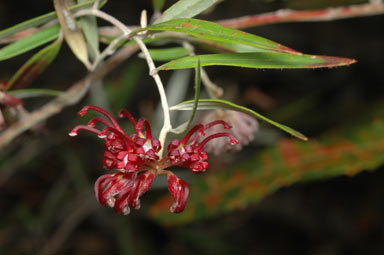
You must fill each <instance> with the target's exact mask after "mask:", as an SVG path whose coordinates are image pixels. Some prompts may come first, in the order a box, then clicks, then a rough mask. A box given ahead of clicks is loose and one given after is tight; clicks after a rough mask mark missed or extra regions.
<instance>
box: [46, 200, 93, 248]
mask: <svg viewBox="0 0 384 255" xmlns="http://www.w3.org/2000/svg"><path fill="white" fill-rule="evenodd" d="M91 197H92V198H93V197H94V195H93V194H88V193H85V194H80V195H79V196H78V197H77V199H75V200H74V202H73V205H75V206H74V207H75V209H74V210H72V211H71V213H70V214H68V216H67V217H66V218H65V219H64V220H63V223H62V224H61V225H60V226H59V227H58V228H57V229H56V232H55V233H53V235H52V236H51V238H50V239H49V240H48V241H47V242H46V244H45V245H44V247H43V248H42V250H41V254H43V255H44V254H56V253H57V252H58V251H59V249H60V247H61V246H62V245H63V244H64V243H65V241H66V240H67V239H68V237H69V236H70V234H71V233H72V232H73V231H74V230H75V229H76V227H77V226H78V225H79V224H80V223H81V222H82V221H83V220H84V219H85V218H87V217H88V216H89V215H90V214H92V212H93V211H94V210H95V208H97V203H96V202H95V200H94V199H92V198H91Z"/></svg>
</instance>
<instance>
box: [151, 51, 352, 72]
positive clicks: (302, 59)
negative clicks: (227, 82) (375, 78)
mask: <svg viewBox="0 0 384 255" xmlns="http://www.w3.org/2000/svg"><path fill="white" fill-rule="evenodd" d="M197 57H199V59H200V63H201V66H213V65H220V66H240V67H248V68H262V69H296V68H310V69H312V68H323V67H335V66H343V65H350V64H353V63H355V62H356V60H354V59H349V58H340V57H330V56H316V55H296V54H287V53H278V52H273V53H272V52H269V53H266V52H256V53H219V54H206V55H199V56H188V57H184V58H180V59H176V60H173V61H171V62H168V63H165V64H164V65H161V66H159V67H158V68H157V70H174V69H185V68H193V67H194V66H195V63H196V58H197Z"/></svg>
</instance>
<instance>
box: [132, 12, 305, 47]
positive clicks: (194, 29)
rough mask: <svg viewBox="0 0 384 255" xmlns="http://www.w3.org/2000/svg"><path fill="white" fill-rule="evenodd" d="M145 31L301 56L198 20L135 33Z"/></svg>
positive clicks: (238, 31)
mask: <svg viewBox="0 0 384 255" xmlns="http://www.w3.org/2000/svg"><path fill="white" fill-rule="evenodd" d="M143 30H148V31H173V32H179V33H184V34H188V35H191V36H193V37H196V38H202V39H206V40H211V41H216V42H226V43H237V44H244V45H248V46H251V47H253V48H254V51H260V52H285V53H292V54H300V53H299V52H297V51H295V50H293V49H290V48H288V47H286V46H283V45H281V44H279V43H276V42H273V41H271V40H268V39H265V38H263V37H260V36H257V35H253V34H249V33H246V32H243V31H240V30H236V29H232V28H227V27H223V26H220V25H218V24H216V23H213V22H209V21H203V20H198V19H176V20H171V21H167V22H163V23H159V24H155V25H152V26H148V27H146V28H140V29H137V30H135V33H138V32H140V31H143Z"/></svg>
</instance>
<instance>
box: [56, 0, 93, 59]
mask: <svg viewBox="0 0 384 255" xmlns="http://www.w3.org/2000/svg"><path fill="white" fill-rule="evenodd" d="M53 3H54V6H55V10H56V15H57V18H58V19H59V23H60V26H61V29H62V31H63V34H64V38H65V41H66V42H67V43H68V45H69V47H70V48H71V50H72V52H73V54H75V56H76V57H77V58H78V59H79V60H80V61H81V62H83V63H84V65H85V66H89V65H90V64H89V60H88V50H87V44H86V42H85V38H84V36H83V33H82V31H81V29H80V27H79V26H78V25H77V22H76V20H75V18H74V17H73V16H72V14H71V11H70V10H69V8H68V6H67V2H66V0H54V1H53Z"/></svg>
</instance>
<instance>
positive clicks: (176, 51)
mask: <svg viewBox="0 0 384 255" xmlns="http://www.w3.org/2000/svg"><path fill="white" fill-rule="evenodd" d="M149 53H150V54H151V57H152V59H153V60H155V61H170V60H173V59H177V58H182V57H185V56H188V54H189V52H188V50H187V49H186V48H184V47H174V48H167V49H149Z"/></svg>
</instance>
